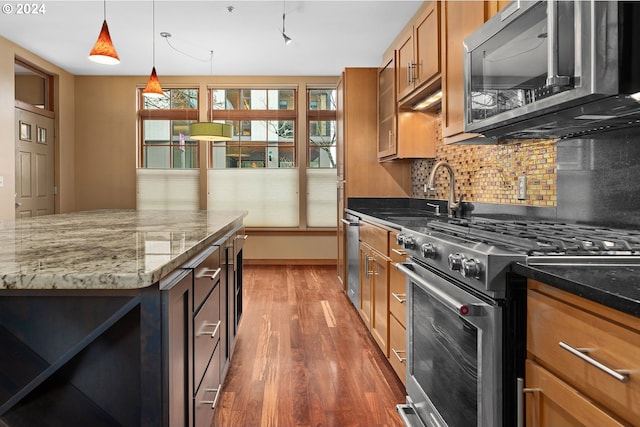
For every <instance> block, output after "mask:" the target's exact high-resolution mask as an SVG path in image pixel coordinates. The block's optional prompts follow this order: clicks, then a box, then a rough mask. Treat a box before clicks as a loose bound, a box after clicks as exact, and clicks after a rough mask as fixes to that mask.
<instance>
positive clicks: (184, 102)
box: [138, 88, 199, 169]
mask: <svg viewBox="0 0 640 427" xmlns="http://www.w3.org/2000/svg"><path fill="white" fill-rule="evenodd" d="M164 93H165V96H164V97H161V98H149V97H144V96H142V90H140V92H139V103H140V104H139V105H141V106H142V108H141V109H140V110H139V113H138V117H139V120H140V129H141V133H142V135H141V141H142V144H141V152H140V156H139V157H140V163H139V167H141V168H145V169H195V168H198V166H199V160H198V156H199V153H198V141H194V140H192V139H190V137H189V125H190V124H191V122H194V121H197V120H198V90H197V89H188V88H186V89H185V88H182V89H166V90H165V91H164Z"/></svg>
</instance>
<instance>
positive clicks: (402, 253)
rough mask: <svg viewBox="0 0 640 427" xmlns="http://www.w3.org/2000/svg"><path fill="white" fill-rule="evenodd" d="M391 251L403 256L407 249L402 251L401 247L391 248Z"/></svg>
mask: <svg viewBox="0 0 640 427" xmlns="http://www.w3.org/2000/svg"><path fill="white" fill-rule="evenodd" d="M391 252H393V253H394V254H397V255H400V256H405V255H406V254H407V251H404V250H402V249H391Z"/></svg>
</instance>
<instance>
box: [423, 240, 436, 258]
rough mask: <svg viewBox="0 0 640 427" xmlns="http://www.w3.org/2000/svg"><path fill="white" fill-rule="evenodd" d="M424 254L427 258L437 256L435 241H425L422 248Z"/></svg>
mask: <svg viewBox="0 0 640 427" xmlns="http://www.w3.org/2000/svg"><path fill="white" fill-rule="evenodd" d="M421 252H422V256H423V257H425V258H432V259H433V258H435V257H436V247H435V246H433V243H425V244H424V245H422V248H421Z"/></svg>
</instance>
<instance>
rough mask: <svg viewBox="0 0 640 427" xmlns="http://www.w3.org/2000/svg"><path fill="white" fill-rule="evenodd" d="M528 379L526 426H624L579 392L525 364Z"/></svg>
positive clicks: (535, 366)
mask: <svg viewBox="0 0 640 427" xmlns="http://www.w3.org/2000/svg"><path fill="white" fill-rule="evenodd" d="M526 376H527V389H528V390H529V392H528V393H526V395H525V404H526V408H527V423H526V425H527V426H530V427H537V426H549V427H572V426H585V427H604V426H607V427H623V426H625V424H624V423H622V422H620V421H619V420H617V419H616V418H614V417H613V416H611V415H610V414H609V413H607V412H606V411H605V410H604V409H602V408H600V407H599V406H598V405H596V404H594V402H592V401H591V400H590V399H588V398H587V397H585V396H584V395H582V394H581V393H580V392H578V391H577V390H575V389H573V388H572V387H571V386H569V385H568V384H566V383H565V382H564V381H562V380H560V379H558V377H556V376H555V375H553V374H552V373H550V372H549V371H547V370H546V369H544V368H542V367H540V366H539V365H538V364H536V363H533V362H531V361H530V360H527V362H526Z"/></svg>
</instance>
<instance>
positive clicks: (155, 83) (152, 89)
mask: <svg viewBox="0 0 640 427" xmlns="http://www.w3.org/2000/svg"><path fill="white" fill-rule="evenodd" d="M142 94H143V95H144V96H149V97H152V98H160V97H163V96H164V92H163V91H162V86H160V80H158V75H157V74H156V67H153V69H152V70H151V75H150V76H149V81H148V82H147V87H145V88H144V90H143V91H142Z"/></svg>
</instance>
